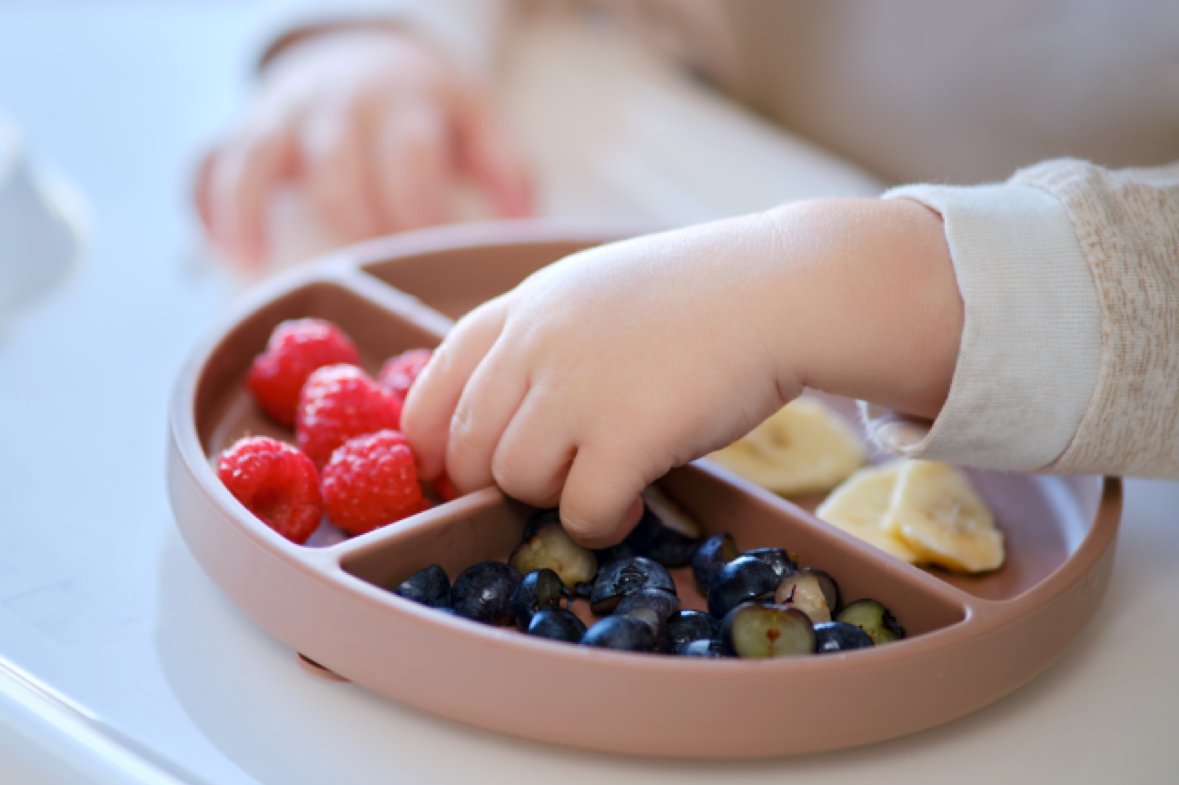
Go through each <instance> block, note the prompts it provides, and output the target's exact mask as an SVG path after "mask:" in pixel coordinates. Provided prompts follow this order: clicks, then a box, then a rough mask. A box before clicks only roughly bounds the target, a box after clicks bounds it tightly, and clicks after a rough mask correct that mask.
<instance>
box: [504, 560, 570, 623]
mask: <svg viewBox="0 0 1179 785" xmlns="http://www.w3.org/2000/svg"><path fill="white" fill-rule="evenodd" d="M569 594H570V592H569V590H568V589H566V588H565V584H564V583H561V578H560V577H559V576H558V575H557V573H555V572H553V571H552V570H550V569H548V568H545V569H543V570H533V571H532V572H530V573H528V574H527V575H525V576H524V578H523V580H521V581H520V583H519V584H517V586H516V590H515V591H514V592H512V598H511V605H512V621H514V622H515V623H516V626H517V627H519V628H520V629H522V630H526V629H528V623H529V622H530V621H532V615H533V614H534V613H536V612H537V611H538V610H540V609H541V608H556V607H558V605H559V604H560V602H561V599H562V598H563V597H566V596H568V595H569Z"/></svg>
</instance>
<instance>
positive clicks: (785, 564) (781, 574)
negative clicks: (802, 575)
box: [741, 548, 798, 580]
mask: <svg viewBox="0 0 1179 785" xmlns="http://www.w3.org/2000/svg"><path fill="white" fill-rule="evenodd" d="M741 555H742V556H752V557H753V558H755V559H760V560H761V561H764V562H765V563H766V564H768V565H770V567H772V568H773V570H774V574H775V575H777V576H778V580H782V579H783V578H785V577H786V576H787V575H789V574H790V573H792V572H794V571H795V570H797V569H798V565H797V564H795V563H794V560H793V559H791V558H790V556H789V555H788V554H787V553H786V551H784V550H783V549H781V548H755V549H754V550H752V551H745V553H743V554H741Z"/></svg>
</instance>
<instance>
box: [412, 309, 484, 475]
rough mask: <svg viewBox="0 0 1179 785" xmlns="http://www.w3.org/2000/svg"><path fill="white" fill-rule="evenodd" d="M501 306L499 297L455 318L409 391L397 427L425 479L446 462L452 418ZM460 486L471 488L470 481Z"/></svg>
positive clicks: (438, 470) (438, 471) (437, 472)
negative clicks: (398, 426)
mask: <svg viewBox="0 0 1179 785" xmlns="http://www.w3.org/2000/svg"><path fill="white" fill-rule="evenodd" d="M504 311H505V304H504V299H503V298H502V297H501V298H497V299H495V300H489V301H488V302H486V303H484V304H483V305H481V306H479V307H478V308H476V309H475V310H474V311H472V312H471V313H469V314H467V315H466V316H464V317H463V318H462V319H460V320H459V322H458V323H457V324H456V325H455V326H454V328H453V329H452V330H451V331H450V334H449V335H447V337H446V340H445V341H443V342H442V344H441V345H440V346H439V347H438V348H437V349H436V350H435V351H434V354H433V356H432V357H431V358H430V362H429V363H428V364H427V365H426V367H425V369H424V370H423V371H422V373H421V375H420V376H418V378H417V380H416V381H415V382H414V384H413V387H411V388H410V390H409V395H408V397H407V398H406V401H405V408H404V409H403V410H402V412H401V430H402V431H403V432H404V433H405V436H406V438H407V439H409V442H410V444H411V445H413V449H414V454H415V455H416V456H417V459H418V468H419V470H420V471H421V473H422V476H424V477H426V478H427V479H433V478H435V477H437V476H438V475H439V474H441V472H442V470H443V468H445V466H446V460H447V444H448V441H449V438H450V427H451V421H452V419H453V418H454V415H455V410H456V409H457V407H458V404H459V399H460V398H461V397H462V395H463V392H464V389H465V388H466V386H467V381H468V380H469V379H470V378H471V375H472V374H473V373H474V372H475V369H476V368H478V367H479V365H480V363H481V362H482V361H483V358H484V357H485V356H486V355H487V353H488V351H490V350H491V347H492V346H493V345H494V344H495V342H496V340H497V339H498V338H499V335H500V332H501V330H502V329H503V324H504ZM451 479H452V480H453V481H455V482H456V484H457V483H458V481H457V480H455V478H453V477H452V478H451ZM459 487H460V488H462V489H463V490H470V486H464V485H459Z"/></svg>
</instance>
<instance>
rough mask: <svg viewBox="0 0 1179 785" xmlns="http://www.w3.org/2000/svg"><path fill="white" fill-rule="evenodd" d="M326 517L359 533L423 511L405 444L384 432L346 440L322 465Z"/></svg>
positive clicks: (395, 433) (394, 433) (424, 505)
mask: <svg viewBox="0 0 1179 785" xmlns="http://www.w3.org/2000/svg"><path fill="white" fill-rule="evenodd" d="M323 500H324V506H325V507H326V508H327V514H328V518H330V519H331V521H332V522H333V523H335V524H336V525H337V526H339V527H340V528H342V529H347V530H348V531H350V532H351V533H353V534H363V533H364V532H367V531H372V530H373V529H376V528H379V527H381V526H384V525H386V524H389V523H393V522H394V521H399V520H401V519H402V518H405V517H408V516H410V515H413V514H414V513H416V512H421V511H422V510H424V509H427V508H428V507H429V506H430V505H429V503H428V502H426V501H425V500H424V499H423V498H422V487H421V485H420V484H419V483H418V469H417V465H416V464H415V463H414V456H413V451H412V450H410V447H409V442H408V441H406V439H405V437H404V436H402V435H401V434H400V433H399V432H398V431H393V430H383V431H377V432H376V433H370V434H368V435H367V436H357V437H356V438H354V439H349V440H348V441H347V442H345V443H344V444H343V445H342V446H341V447H340V448H339V449H337V450H336V451H335V452H334V453H332V459H331V460H330V461H328V464H327V466H325V467H324V468H323Z"/></svg>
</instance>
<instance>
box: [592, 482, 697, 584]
mask: <svg viewBox="0 0 1179 785" xmlns="http://www.w3.org/2000/svg"><path fill="white" fill-rule="evenodd" d="M699 544H700V527H699V526H697V525H696V522H695V521H693V520H691V519H690V518H689V517H688V516H687V515H686V514H685V513H684V511H683V510H681V509H680V508H679V507H678V506H676V504H675V503H674V502H672V501H671V500H670V499H668V498H667V497H666V496H664V495H663V493H662V492H661V491H660V490H659V489H658V488H656V487H654V486H652V487H650V488H648V489H647V490H646V491H644V492H643V517H642V518H640V519H639V522H638V524H637V525H636V526H635V528H634V530H633V531H631V533H630V534H629V535H627V537H626V539H625V540H623V542H622V548H619V547H618V546H615V549H614V550H615V553H614V554H612V555H614V556H615V557H616V558H617V557H618V556H622V555H627V554H624V553H622V551H623V550H629V551H630V553H631V554H633V555H635V556H646V557H647V558H649V559H653V560H654V561H657V562H659V563H660V564H662V565H663V566H664V567H683V566H685V565H687V564H689V563H690V562H691V561H692V555H693V554H694V553H695V552H696V547H697V546H698V545H699Z"/></svg>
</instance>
